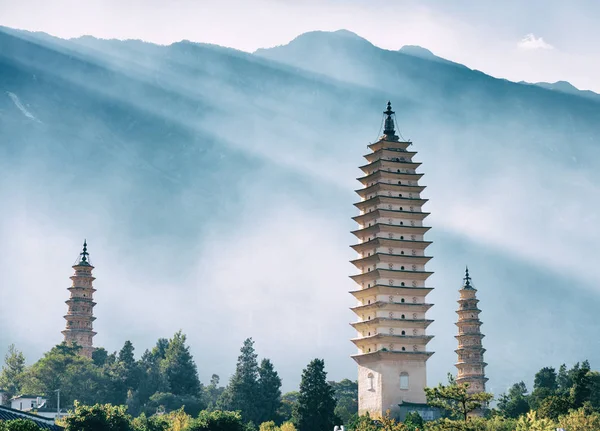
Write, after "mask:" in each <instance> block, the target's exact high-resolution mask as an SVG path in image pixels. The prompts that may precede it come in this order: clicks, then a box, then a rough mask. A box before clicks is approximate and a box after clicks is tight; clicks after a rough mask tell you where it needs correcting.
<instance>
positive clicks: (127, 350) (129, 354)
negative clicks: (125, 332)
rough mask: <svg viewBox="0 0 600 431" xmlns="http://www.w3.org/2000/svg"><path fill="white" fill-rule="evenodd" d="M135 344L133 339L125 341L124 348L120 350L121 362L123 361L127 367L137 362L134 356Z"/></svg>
mask: <svg viewBox="0 0 600 431" xmlns="http://www.w3.org/2000/svg"><path fill="white" fill-rule="evenodd" d="M134 350H135V349H134V347H133V344H131V341H129V340H127V341H125V344H124V345H123V348H122V349H121V351H120V352H119V362H122V363H123V364H124V365H125V366H126V367H131V366H133V364H134V363H135V358H134V356H133V351H134Z"/></svg>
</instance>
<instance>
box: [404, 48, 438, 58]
mask: <svg viewBox="0 0 600 431" xmlns="http://www.w3.org/2000/svg"><path fill="white" fill-rule="evenodd" d="M399 51H400V52H401V53H403V54H408V55H412V56H414V57H422V58H427V59H438V58H439V57H438V56H436V55H435V54H434V53H433V52H431V51H430V50H428V49H427V48H423V47H421V46H418V45H404V46H403V47H402V48H400V49H399Z"/></svg>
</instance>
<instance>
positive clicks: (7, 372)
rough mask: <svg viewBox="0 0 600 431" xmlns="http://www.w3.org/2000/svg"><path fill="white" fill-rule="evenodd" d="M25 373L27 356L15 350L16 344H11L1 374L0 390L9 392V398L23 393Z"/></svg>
mask: <svg viewBox="0 0 600 431" xmlns="http://www.w3.org/2000/svg"><path fill="white" fill-rule="evenodd" d="M23 371H25V356H24V355H23V352H20V351H19V350H17V349H16V348H15V345H14V344H11V345H10V346H8V352H7V353H6V355H5V356H4V365H3V366H2V371H1V372H0V388H2V389H4V390H5V391H6V392H7V395H8V398H11V397H13V396H15V395H17V394H18V393H19V392H21V384H22V379H23Z"/></svg>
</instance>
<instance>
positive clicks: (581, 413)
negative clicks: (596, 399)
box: [558, 408, 600, 431]
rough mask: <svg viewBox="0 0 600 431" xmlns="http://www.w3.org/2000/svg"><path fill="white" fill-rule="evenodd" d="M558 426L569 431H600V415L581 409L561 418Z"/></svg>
mask: <svg viewBox="0 0 600 431" xmlns="http://www.w3.org/2000/svg"><path fill="white" fill-rule="evenodd" d="M558 426H559V427H560V428H563V429H565V430H568V431H600V414H598V413H595V412H586V411H585V409H583V408H581V409H578V410H572V411H571V412H570V413H569V414H568V415H564V416H561V417H560V418H559V420H558Z"/></svg>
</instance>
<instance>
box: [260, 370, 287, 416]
mask: <svg viewBox="0 0 600 431" xmlns="http://www.w3.org/2000/svg"><path fill="white" fill-rule="evenodd" d="M258 397H259V406H258V407H259V408H258V410H259V412H258V420H257V423H263V422H267V421H274V420H275V419H277V410H278V409H279V407H280V406H281V379H280V378H279V375H278V374H277V371H275V369H274V368H273V364H272V363H271V361H270V360H268V359H263V360H262V361H261V363H260V367H259V368H258Z"/></svg>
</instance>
